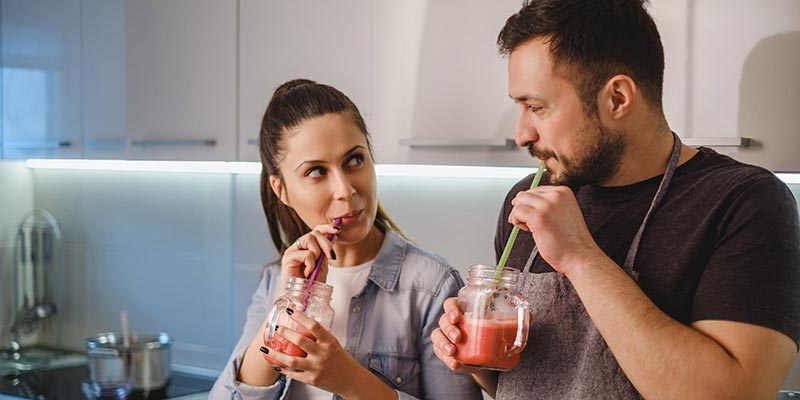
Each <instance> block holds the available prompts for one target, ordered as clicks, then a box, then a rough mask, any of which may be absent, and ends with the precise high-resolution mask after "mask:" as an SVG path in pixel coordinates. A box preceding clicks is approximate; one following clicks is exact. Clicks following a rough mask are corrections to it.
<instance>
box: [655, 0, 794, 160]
mask: <svg viewBox="0 0 800 400" xmlns="http://www.w3.org/2000/svg"><path fill="white" fill-rule="evenodd" d="M689 5H690V6H691V7H690V8H689V11H688V13H689V15H690V19H689V28H690V32H691V36H690V41H689V44H688V45H687V49H688V50H687V51H688V52H689V57H690V60H691V63H690V64H689V68H688V73H689V74H690V78H691V85H689V86H688V90H687V100H686V101H685V102H684V106H685V107H686V110H687V112H686V113H687V133H688V135H689V136H690V137H693V136H716V137H728V136H741V137H747V138H751V139H752V144H751V146H750V147H745V148H741V149H737V150H735V151H732V152H731V154H730V155H731V156H732V157H734V158H736V159H739V160H741V161H744V162H747V163H752V164H756V165H760V166H763V167H766V168H768V169H770V170H773V171H800V159H799V158H798V151H800V135H798V132H797V127H798V126H799V125H800V113H799V112H798V104H800V74H798V71H800V2H798V1H796V0H767V1H761V2H750V1H724V0H698V1H692V2H690V3H689ZM668 68H669V66H668Z"/></svg>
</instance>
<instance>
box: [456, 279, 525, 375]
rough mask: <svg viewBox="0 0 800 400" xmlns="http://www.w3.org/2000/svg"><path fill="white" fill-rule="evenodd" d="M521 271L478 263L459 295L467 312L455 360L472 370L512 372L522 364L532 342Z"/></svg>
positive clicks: (462, 306) (459, 324)
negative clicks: (527, 348) (521, 360)
mask: <svg viewBox="0 0 800 400" xmlns="http://www.w3.org/2000/svg"><path fill="white" fill-rule="evenodd" d="M518 280H519V271H517V270H514V269H511V268H504V269H502V270H501V271H500V272H499V273H498V272H496V269H495V267H491V266H488V265H480V264H474V265H471V266H470V268H469V276H468V278H467V286H464V287H463V288H461V290H459V292H458V304H459V307H460V308H461V311H462V312H463V313H464V315H463V317H462V318H461V321H459V322H458V324H457V326H458V327H459V329H461V332H462V339H461V341H460V342H459V343H456V345H455V347H456V355H455V359H456V360H458V361H459V362H460V363H461V364H463V365H465V366H468V367H476V368H484V369H491V370H496V371H508V370H510V369H512V368H514V367H516V366H517V364H519V357H520V353H521V352H522V350H523V349H524V348H525V344H526V343H527V341H528V328H529V327H530V322H531V313H530V306H529V305H528V302H527V301H526V300H525V298H524V297H523V296H522V294H521V293H520V292H519V290H518V288H517V281H518Z"/></svg>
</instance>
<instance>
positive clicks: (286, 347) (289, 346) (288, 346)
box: [264, 326, 317, 367]
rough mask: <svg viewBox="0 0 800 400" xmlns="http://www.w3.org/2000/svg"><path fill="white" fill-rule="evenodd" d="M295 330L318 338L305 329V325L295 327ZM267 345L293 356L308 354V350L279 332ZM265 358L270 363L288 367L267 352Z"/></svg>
mask: <svg viewBox="0 0 800 400" xmlns="http://www.w3.org/2000/svg"><path fill="white" fill-rule="evenodd" d="M294 330H296V331H297V332H298V333H300V334H301V335H303V336H305V337H307V338H309V339H311V340H316V339H317V338H315V337H314V335H312V334H311V332H310V331H308V330H307V329H305V328H303V327H300V326H298V327H295V328H294ZM267 345H268V346H269V347H270V348H272V349H275V350H277V351H279V352H281V353H283V354H286V355H290V356H292V357H305V356H306V355H307V354H306V352H305V351H303V349H301V348H300V347H298V346H297V345H296V344H294V343H292V342H290V341H288V340H286V338H284V337H283V336H281V335H279V334H278V333H277V332H276V333H275V336H274V337H273V340H272V342H271V343H267ZM264 358H265V359H267V361H269V362H270V363H272V364H274V365H277V366H279V367H286V366H285V365H283V364H281V363H279V362H277V361H275V359H273V358H272V357H270V356H268V355H266V354H265V355H264Z"/></svg>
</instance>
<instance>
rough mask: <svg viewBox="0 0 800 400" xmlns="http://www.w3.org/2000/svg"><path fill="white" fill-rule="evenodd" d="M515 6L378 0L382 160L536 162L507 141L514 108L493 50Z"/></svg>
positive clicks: (377, 133)
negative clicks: (383, 0) (387, 0)
mask: <svg viewBox="0 0 800 400" xmlns="http://www.w3.org/2000/svg"><path fill="white" fill-rule="evenodd" d="M519 7H520V2H519V1H517V0H503V1H491V2H487V1H481V0H442V1H422V0H414V1H407V2H406V1H403V2H376V4H375V11H374V25H375V27H376V28H375V39H374V47H375V78H374V81H375V93H377V94H378V95H377V96H376V101H375V103H376V104H375V120H374V123H373V124H372V132H373V137H374V139H375V143H376V156H377V158H378V161H379V162H386V163H425V164H428V163H432V164H463V165H520V166H527V165H534V164H535V163H534V161H533V160H532V159H531V158H530V156H528V154H527V153H526V152H525V151H524V150H522V149H519V148H517V147H516V146H515V145H514V144H513V143H511V144H510V145H509V141H508V140H507V139H512V138H513V137H514V125H515V121H516V115H517V108H516V106H515V105H514V104H513V102H512V101H511V100H510V99H509V98H508V89H507V72H506V59H504V58H501V57H500V55H499V54H498V51H497V45H496V40H497V35H498V33H499V32H500V29H501V28H502V27H503V24H504V23H505V21H506V19H507V18H508V16H510V15H511V14H513V13H514V12H516V11H518V10H519ZM401 141H402V144H401ZM411 145H413V146H414V147H412V146H411ZM417 145H420V146H417Z"/></svg>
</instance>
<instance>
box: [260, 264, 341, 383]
mask: <svg viewBox="0 0 800 400" xmlns="http://www.w3.org/2000/svg"><path fill="white" fill-rule="evenodd" d="M309 282H310V281H309V280H308V279H305V278H298V277H291V278H289V281H288V282H287V283H286V290H285V291H284V292H283V294H281V295H280V296H278V298H276V299H275V301H274V302H272V309H271V310H270V312H269V314H268V317H267V324H268V325H267V330H266V334H265V337H264V343H266V344H267V346H269V347H270V348H273V349H275V350H277V351H280V352H281V353H284V354H288V355H290V356H294V357H305V356H306V352H305V351H303V350H302V349H301V348H300V347H298V346H297V345H295V344H293V343H291V342H289V341H288V340H286V339H285V338H284V337H283V336H281V335H280V334H278V333H277V332H275V329H277V327H279V326H282V327H284V328H289V329H291V330H293V331H297V332H298V333H300V334H302V335H304V336H305V337H307V338H310V339H311V340H316V338H315V337H314V335H312V334H311V332H309V331H308V330H307V329H306V328H304V327H303V326H302V325H300V324H298V323H296V322H294V320H293V319H291V318H290V317H289V314H287V313H286V309H287V308H291V309H292V310H295V311H302V312H304V313H305V314H306V315H308V316H309V317H311V318H313V319H314V320H315V321H317V322H318V323H319V324H320V325H322V326H323V327H324V328H325V329H328V330H330V329H331V325H333V317H334V312H333V307H331V294H332V293H333V286H331V285H328V284H326V283H322V282H313V283H312V284H311V287H310V288H309ZM265 358H266V359H267V360H268V361H269V362H271V363H272V365H274V366H277V367H281V368H287V367H286V366H285V365H283V364H281V363H279V362H277V361H275V360H274V359H273V358H271V357H270V356H268V355H265ZM287 369H290V368H287Z"/></svg>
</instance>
